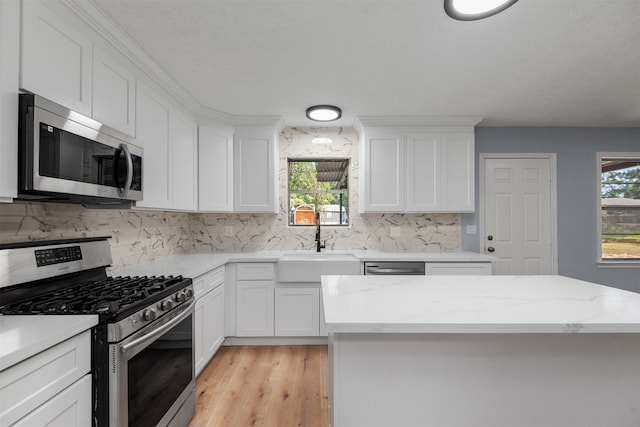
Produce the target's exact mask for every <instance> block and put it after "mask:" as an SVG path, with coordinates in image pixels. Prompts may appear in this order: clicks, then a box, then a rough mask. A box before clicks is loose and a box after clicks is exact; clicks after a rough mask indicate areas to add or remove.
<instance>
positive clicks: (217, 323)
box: [204, 284, 224, 362]
mask: <svg viewBox="0 0 640 427" xmlns="http://www.w3.org/2000/svg"><path fill="white" fill-rule="evenodd" d="M204 299H205V302H204V303H205V307H206V309H205V313H204V319H205V321H204V353H205V355H206V360H207V362H208V361H209V360H211V358H212V357H213V355H214V354H216V351H218V349H219V348H220V346H221V345H222V342H223V341H224V284H222V285H219V286H218V287H217V288H215V289H214V290H212V291H211V292H209V293H208V294H207V295H205V296H204Z"/></svg>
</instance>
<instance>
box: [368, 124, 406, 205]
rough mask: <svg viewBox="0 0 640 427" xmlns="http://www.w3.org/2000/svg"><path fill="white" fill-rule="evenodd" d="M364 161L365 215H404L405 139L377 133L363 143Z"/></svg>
mask: <svg viewBox="0 0 640 427" xmlns="http://www.w3.org/2000/svg"><path fill="white" fill-rule="evenodd" d="M364 145H365V148H364V153H365V157H364V158H363V159H362V161H361V163H360V164H361V167H362V168H363V171H364V180H363V181H365V182H367V183H368V184H367V185H366V186H364V192H363V193H361V199H362V201H363V202H364V203H365V207H364V210H363V211H365V212H401V211H402V210H404V205H405V184H404V181H405V157H406V154H405V149H406V145H405V138H404V136H401V135H384V134H376V133H374V134H373V135H371V137H369V138H367V139H366V140H365V141H364Z"/></svg>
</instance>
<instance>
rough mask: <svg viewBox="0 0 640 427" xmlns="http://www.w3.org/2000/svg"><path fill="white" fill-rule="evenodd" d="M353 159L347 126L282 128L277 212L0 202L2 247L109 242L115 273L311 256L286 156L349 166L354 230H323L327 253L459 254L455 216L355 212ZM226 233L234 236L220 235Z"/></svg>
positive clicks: (353, 136)
mask: <svg viewBox="0 0 640 427" xmlns="http://www.w3.org/2000/svg"><path fill="white" fill-rule="evenodd" d="M316 136H320V137H328V138H331V139H332V140H333V144H330V145H319V144H313V143H312V142H311V139H312V138H314V137H316ZM358 154H359V153H358V134H357V133H356V132H355V131H354V130H353V129H351V128H286V129H285V130H284V131H283V132H282V134H281V137H280V167H279V182H280V213H279V214H197V213H180V212H157V211H143V210H92V209H85V208H83V207H82V206H78V205H68V204H61V203H43V202H23V201H17V202H15V203H13V204H0V243H13V242H23V241H29V240H49V239H60V238H73V237H94V236H111V252H112V256H113V268H114V269H118V268H123V267H128V266H132V265H136V264H139V263H142V262H146V261H151V260H153V259H156V258H162V257H166V256H170V255H175V254H182V253H188V252H193V251H198V252H205V251H211V252H215V251H256V250H269V249H278V250H287V249H290V250H299V249H304V250H313V249H314V248H315V242H314V237H315V228H314V227H289V226H288V225H287V210H288V206H287V158H297V159H304V158H309V157H321V158H349V159H350V165H351V169H350V177H349V193H350V221H351V224H350V225H349V226H347V227H331V226H324V227H323V228H322V239H323V240H325V239H326V245H327V249H329V250H331V249H334V250H349V249H371V250H395V251H407V250H411V251H440V250H460V249H461V220H460V215H459V214H364V215H361V214H359V212H358V182H359V175H358V170H359V168H358V165H359V159H358ZM227 227H231V230H232V233H231V234H232V235H231V236H226V235H225V231H226V230H227ZM392 231H393V233H392ZM394 233H399V235H397V236H396V235H395V234H394ZM392 234H394V235H393V237H392Z"/></svg>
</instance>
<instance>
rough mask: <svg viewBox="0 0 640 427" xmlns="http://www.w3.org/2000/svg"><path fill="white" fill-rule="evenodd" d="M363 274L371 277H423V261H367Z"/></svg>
mask: <svg viewBox="0 0 640 427" xmlns="http://www.w3.org/2000/svg"><path fill="white" fill-rule="evenodd" d="M364 274H365V276H366V275H371V276H424V261H410V262H402V261H384V262H375V261H367V262H365V263H364Z"/></svg>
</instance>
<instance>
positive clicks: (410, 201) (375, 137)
mask: <svg viewBox="0 0 640 427" xmlns="http://www.w3.org/2000/svg"><path fill="white" fill-rule="evenodd" d="M463 120H464V121H467V122H470V123H471V124H470V125H469V124H467V125H464V126H463V125H458V126H451V125H447V126H426V125H421V126H411V125H409V124H407V123H403V124H404V126H393V125H387V126H384V125H381V124H379V123H376V124H375V125H373V126H367V125H366V124H363V121H360V122H358V123H357V125H356V127H357V128H358V131H359V132H360V147H361V148H360V159H361V162H360V164H361V170H362V171H363V175H362V179H361V181H360V194H361V198H360V212H361V213H367V212H397V213H402V212H473V210H474V209H475V201H474V192H475V188H474V185H475V184H474V152H475V151H474V144H475V142H474V141H475V139H474V132H473V125H475V124H476V123H477V122H478V121H479V119H477V118H465V119H463Z"/></svg>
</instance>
